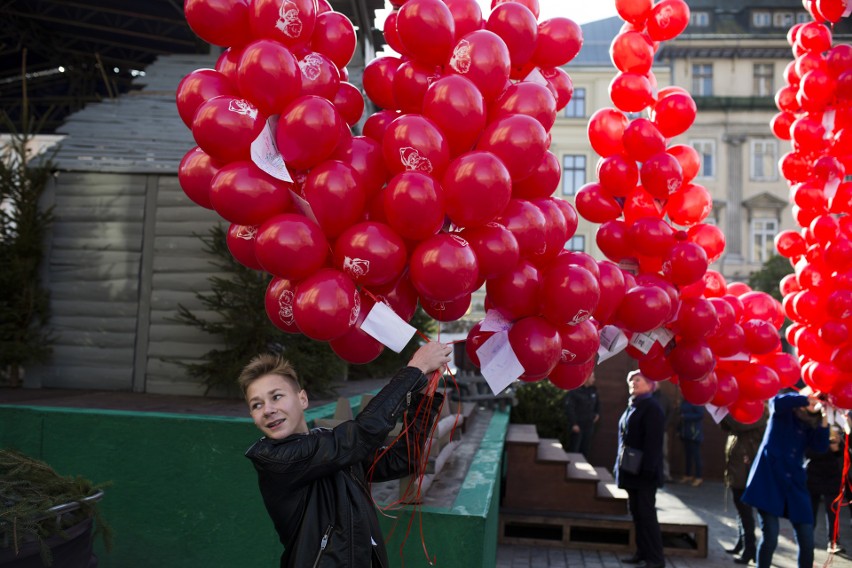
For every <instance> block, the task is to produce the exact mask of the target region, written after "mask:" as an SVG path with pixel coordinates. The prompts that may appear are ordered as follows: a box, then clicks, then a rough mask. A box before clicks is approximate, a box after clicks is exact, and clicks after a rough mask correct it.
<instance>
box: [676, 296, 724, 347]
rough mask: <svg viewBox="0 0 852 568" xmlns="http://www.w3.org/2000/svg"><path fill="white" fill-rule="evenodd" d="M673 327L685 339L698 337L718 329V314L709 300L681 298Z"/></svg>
mask: <svg viewBox="0 0 852 568" xmlns="http://www.w3.org/2000/svg"><path fill="white" fill-rule="evenodd" d="M675 329H676V330H677V332H678V334H680V335H682V336H683V337H684V338H686V339H700V338H702V337H704V336H707V335H711V334H713V333H715V332H716V330H718V329H719V316H718V314H717V313H716V309H715V307H714V306H713V304H712V303H711V302H710V300H707V299H705V298H683V299H682V300H681V302H680V309H679V310H678V313H677V319H676V320H675Z"/></svg>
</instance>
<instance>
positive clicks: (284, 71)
mask: <svg viewBox="0 0 852 568" xmlns="http://www.w3.org/2000/svg"><path fill="white" fill-rule="evenodd" d="M269 85H275V88H273V89H271V88H269ZM237 86H238V87H239V89H240V92H241V93H242V94H243V95H244V96H245V97H246V98H248V99H249V100H251V101H252V102H253V103H254V104H255V105H257V108H258V109H260V112H262V113H263V114H266V115H273V114H280V113H281V112H282V111H283V110H284V108H286V107H287V105H288V104H290V102H292V101H293V100H294V99H295V98H296V97H298V96H300V94H301V92H302V72H301V70H300V69H299V63H298V61H296V57H295V56H294V55H293V53H292V52H291V51H290V50H289V49H287V48H286V47H284V46H283V45H281V44H280V43H278V42H277V41H273V40H269V39H259V40H256V41H253V42H252V43H250V44H248V45H247V46H246V47H245V49H243V54H242V56H241V57H240V62H239V65H238V66H237Z"/></svg>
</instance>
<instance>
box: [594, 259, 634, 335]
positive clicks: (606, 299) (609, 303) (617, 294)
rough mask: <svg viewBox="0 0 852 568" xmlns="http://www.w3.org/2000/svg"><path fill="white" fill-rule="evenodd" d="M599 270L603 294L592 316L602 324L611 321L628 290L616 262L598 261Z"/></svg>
mask: <svg viewBox="0 0 852 568" xmlns="http://www.w3.org/2000/svg"><path fill="white" fill-rule="evenodd" d="M598 270H599V273H600V278H599V279H598V288H599V289H600V292H601V294H600V299H599V300H598V305H597V306H596V307H595V311H594V312H592V316H593V317H594V318H595V320H596V321H598V322H600V323H601V324H606V323H610V321H611V320H612V317H613V315H614V314H615V311H616V310H617V309H618V306H619V304H621V300H622V299H623V298H624V294H625V292H626V289H625V282H624V275H623V273H622V272H621V269H620V268H618V266H617V265H616V264H614V263H612V262H609V261H606V260H601V261H598Z"/></svg>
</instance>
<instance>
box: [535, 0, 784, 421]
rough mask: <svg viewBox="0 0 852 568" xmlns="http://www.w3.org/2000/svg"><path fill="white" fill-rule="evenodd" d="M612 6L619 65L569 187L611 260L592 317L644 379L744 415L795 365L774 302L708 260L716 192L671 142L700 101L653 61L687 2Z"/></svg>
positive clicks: (630, 1)
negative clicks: (660, 81)
mask: <svg viewBox="0 0 852 568" xmlns="http://www.w3.org/2000/svg"><path fill="white" fill-rule="evenodd" d="M615 5H616V9H617V11H618V13H619V15H620V16H621V18H622V19H623V20H624V21H625V23H624V25H623V26H622V29H621V30H620V32H619V34H618V35H617V36H616V37H615V39H614V40H613V41H612V44H611V47H610V56H611V59H612V62H613V65H614V66H615V67H616V69H617V71H618V73H617V75H616V76H615V77H614V78H613V80H612V82H611V83H610V88H609V94H610V98H611V100H612V103H613V106H612V107H609V108H604V109H601V110H599V111H597V112H595V113H594V114H593V115H592V117H591V118H590V120H589V124H588V136H589V141H590V143H591V145H592V148H593V149H594V150H595V152H597V153H598V154H599V155H600V159H599V161H598V164H597V179H596V181H594V182H593V183H589V184H587V185H585V186H583V187H582V188H580V189H579V190H578V192H577V195H576V207H577V212H578V214H579V215H580V216H581V217H583V218H584V219H586V220H588V221H590V222H592V223H595V224H598V225H599V227H598V231H597V234H596V243H597V245H598V247H599V248H600V250H601V251H602V252H603V254H604V255H605V256H606V257H607V259H608V260H607V261H602V262H598V263H597V265H598V267H599V268H600V269H601V271H600V274H599V279H598V284H599V288H600V290H601V294H600V299H599V301H598V303H597V305H596V306H595V307H593V308H592V309H593V312H592V315H593V320H592V321H593V322H594V325H595V327H599V328H603V327H604V326H612V327H610V330H613V329H617V330H618V331H620V332H621V333H623V334H624V335H625V336H626V337H627V339H628V340H629V344H628V347H627V352H628V354H629V355H630V356H631V357H633V358H635V359H636V360H637V361H638V365H639V369H640V370H641V371H642V373H643V374H644V375H645V376H646V377H648V378H650V379H652V380H655V381H665V380H669V381H671V382H673V383H676V384H677V385H678V386H679V388H680V390H681V392H682V394H683V397H684V398H685V399H686V400H688V401H690V402H692V403H694V404H699V405H703V404H707V403H712V404H713V405H715V406H719V407H725V408H726V409H727V411H728V412H729V413H730V414H731V415H732V416H733V417H734V418H735V419H737V420H739V421H741V422H752V421H754V420H757V419H758V418H759V417H760V416H761V415H762V413H763V401H764V400H766V399H768V398H770V397H772V396H774V395H775V394H777V392H778V391H779V389H780V388H782V387H785V386H791V385H793V384H794V383H795V382H796V381H797V380H798V379H799V376H800V368H799V362H798V361H797V360H796V358H795V357H794V356H792V355H790V354H786V353H783V352H781V342H780V336H779V329H780V328H781V326H782V324H783V323H784V310H783V308H782V306H781V304H780V302H778V301H777V300H775V299H773V298H772V297H771V296H770V295H769V294H766V293H764V292H756V291H752V290H751V289H750V288H749V287H748V286H746V285H745V284H741V283H731V284H728V283H727V282H726V281H725V279H724V278H723V277H722V275H721V274H719V273H718V272H716V271H713V270H710V269H709V268H708V267H709V265H710V264H711V263H713V262H714V261H716V260H717V259H718V258H720V256H721V255H722V253H723V251H724V247H725V238H724V235H723V234H722V232H721V231H720V230H719V229H718V228H717V227H716V226H714V225H713V224H709V223H706V220H707V217H708V215H709V214H710V210H711V206H712V199H711V197H710V194H709V193H708V191H707V189H706V188H704V187H703V186H701V185H699V184H698V183H696V182H695V177H696V175H697V173H698V171H699V157H698V155H697V153H696V152H695V150H693V149H692V148H691V147H690V146H686V145H679V144H671V143H670V140H671V139H672V138H674V137H676V136H678V135H681V134H683V133H685V132H686V131H687V130H688V129H689V128H690V126H691V125H692V124H693V122H694V121H695V118H696V105H695V102H694V100H693V98H692V96H691V95H690V94H689V92H687V91H686V90H684V89H682V88H680V87H677V86H670V87H663V88H658V86H657V81H656V79H655V77H654V73H653V71H652V70H651V68H652V63H653V60H654V54H655V53H656V51H657V49H658V48H659V45H660V43H661V42H664V41H667V40H671V39H673V38H675V37H677V36H678V35H679V34H681V33H682V32H683V31H684V30H685V28H686V26H687V24H688V22H689V8H688V7H687V4H686V3H685V2H684V1H683V0H661V1H660V2H657V3H656V4H653V3H652V2H651V1H650V0H646V1H642V0H616V3H615ZM631 113H641V117H639V118H633V119H631V118H629V117H628V115H629V114H631ZM604 268H605V270H604ZM590 372H591V365H586V366H585V367H584V366H583V365H582V364H579V365H578V364H576V363H573V362H568V361H562V362H560V364H559V366H558V367H557V372H555V373H554V374H551V376H550V380H551V381H552V382H554V383H555V384H558V385H560V386H564V387H565V388H573V387H576V386H578V385H579V384H581V383H582V382H583V381H584V380H585V378H586V377H587V376H588V374H589V373H590Z"/></svg>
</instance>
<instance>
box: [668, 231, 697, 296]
mask: <svg viewBox="0 0 852 568" xmlns="http://www.w3.org/2000/svg"><path fill="white" fill-rule="evenodd" d="M705 272H707V253H706V252H704V249H703V248H701V247H700V246H698V245H697V244H695V243H690V242H688V241H687V242H679V243H677V244H676V245H675V246H674V247H672V250H671V253H669V255H668V257H667V258H666V261H665V262H664V263H663V274H665V276H666V278H668V279H669V280H670V281H671V282H672V283H673V284H675V285H677V286H686V285H689V284H692V283H693V282H697V281H698V280H701V277H702V276H704V273H705Z"/></svg>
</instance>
